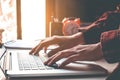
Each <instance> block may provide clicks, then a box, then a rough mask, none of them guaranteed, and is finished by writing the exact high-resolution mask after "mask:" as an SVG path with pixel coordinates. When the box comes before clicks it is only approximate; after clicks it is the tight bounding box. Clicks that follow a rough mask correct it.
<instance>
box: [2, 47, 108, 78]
mask: <svg viewBox="0 0 120 80" xmlns="http://www.w3.org/2000/svg"><path fill="white" fill-rule="evenodd" d="M29 51H30V50H28V49H27V50H25V49H11V50H6V48H5V49H4V51H2V52H1V54H2V53H5V54H4V56H3V54H2V55H1V57H0V59H1V65H0V66H1V69H2V70H3V72H4V74H5V75H6V76H7V77H13V78H17V77H57V76H59V77H61V76H66V77H68V76H79V77H80V76H100V75H106V74H107V72H106V70H105V69H103V68H102V67H100V66H99V67H98V66H97V65H95V66H97V67H95V66H94V67H93V68H96V69H92V68H91V65H92V66H93V65H94V64H91V63H86V62H85V63H84V62H82V63H79V62H75V63H70V64H68V65H67V66H66V67H65V68H64V69H58V68H56V65H59V64H60V63H61V62H62V61H63V60H64V59H62V60H60V61H58V62H56V64H55V65H53V67H50V66H46V65H44V63H43V62H44V61H45V60H47V58H48V57H47V55H46V53H43V51H40V56H35V55H29ZM23 60H24V61H23ZM29 62H30V63H29Z"/></svg>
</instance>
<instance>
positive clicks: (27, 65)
mask: <svg viewBox="0 0 120 80" xmlns="http://www.w3.org/2000/svg"><path fill="white" fill-rule="evenodd" d="M17 56H18V64H19V69H20V70H51V69H54V68H53V67H49V66H46V65H44V63H43V62H44V61H45V58H44V57H39V56H35V55H29V54H24V53H18V54H17Z"/></svg>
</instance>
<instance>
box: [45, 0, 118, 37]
mask: <svg viewBox="0 0 120 80" xmlns="http://www.w3.org/2000/svg"><path fill="white" fill-rule="evenodd" d="M119 3H120V0H46V28H47V34H46V35H47V36H48V35H49V22H50V20H51V16H54V17H56V18H58V19H59V20H60V21H62V19H63V18H64V17H79V18H80V19H81V22H93V21H95V20H96V19H98V17H99V16H100V15H101V14H102V13H103V12H105V11H109V10H114V9H115V8H116V5H117V4H119Z"/></svg>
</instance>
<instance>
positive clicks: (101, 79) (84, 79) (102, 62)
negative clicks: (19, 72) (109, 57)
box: [0, 59, 117, 80]
mask: <svg viewBox="0 0 120 80" xmlns="http://www.w3.org/2000/svg"><path fill="white" fill-rule="evenodd" d="M96 63H97V64H99V65H100V66H103V67H104V68H105V69H107V70H108V72H110V73H111V72H112V71H113V69H114V68H115V67H116V66H117V63H115V64H108V63H107V62H106V61H105V60H104V59H102V60H99V61H96ZM106 77H107V76H98V77H97V76H93V77H67V78H66V77H65V78H63V77H51V78H45V77H44V78H10V79H6V78H5V77H4V75H3V73H2V71H0V80H105V78H106Z"/></svg>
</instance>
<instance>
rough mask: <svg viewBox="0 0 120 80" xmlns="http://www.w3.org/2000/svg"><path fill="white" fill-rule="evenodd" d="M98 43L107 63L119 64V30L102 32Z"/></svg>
mask: <svg viewBox="0 0 120 80" xmlns="http://www.w3.org/2000/svg"><path fill="white" fill-rule="evenodd" d="M100 41H101V45H102V50H103V56H104V58H105V59H106V60H107V62H109V63H115V62H120V30H111V31H107V32H103V33H102V34H101V38H100Z"/></svg>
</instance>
